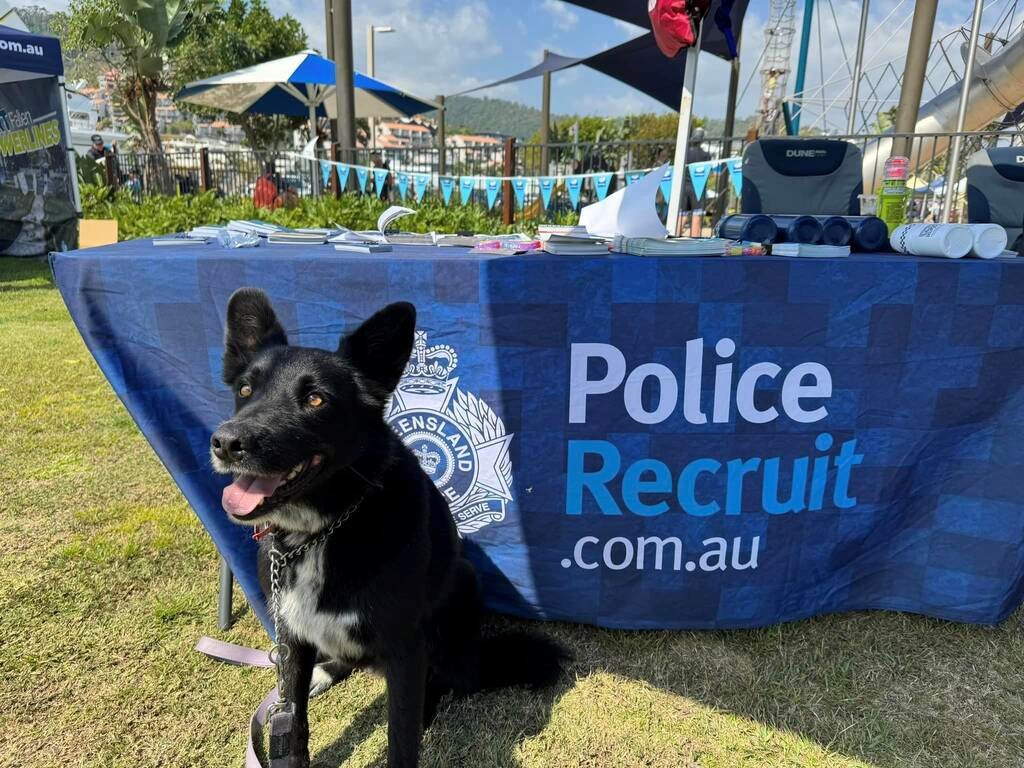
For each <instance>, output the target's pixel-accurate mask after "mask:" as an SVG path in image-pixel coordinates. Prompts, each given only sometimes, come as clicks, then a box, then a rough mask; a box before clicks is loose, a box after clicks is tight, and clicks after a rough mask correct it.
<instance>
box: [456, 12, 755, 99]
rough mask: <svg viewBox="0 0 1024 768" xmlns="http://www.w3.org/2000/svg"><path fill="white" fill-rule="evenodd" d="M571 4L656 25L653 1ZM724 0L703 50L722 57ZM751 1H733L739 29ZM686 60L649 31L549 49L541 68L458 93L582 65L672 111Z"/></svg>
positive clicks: (707, 27)
mask: <svg viewBox="0 0 1024 768" xmlns="http://www.w3.org/2000/svg"><path fill="white" fill-rule="evenodd" d="M566 2H571V3H573V4H574V5H578V6H580V7H583V8H589V9H591V10H594V11H598V12H599V13H605V14H607V15H609V16H613V17H615V18H617V19H621V20H622V21H628V22H630V23H632V24H636V25H637V26H642V27H645V28H646V29H648V30H649V29H650V28H651V22H650V18H649V17H648V16H647V10H646V9H647V4H646V2H644V0H566ZM722 2H723V0H714V2H713V3H712V5H711V10H710V11H709V13H708V15H707V17H706V18H705V20H704V30H703V37H702V39H701V50H703V51H707V52H708V53H712V54H714V55H716V56H721V57H722V58H730V55H729V46H728V43H727V41H726V38H725V35H724V34H723V32H722V30H721V29H720V27H719V25H718V24H717V23H716V22H715V18H714V15H715V13H716V11H717V10H718V9H719V7H720V6H721V4H722ZM747 2H748V0H735V1H734V2H733V3H732V12H731V14H730V18H731V23H732V28H733V29H734V30H736V31H737V32H738V30H739V29H740V25H741V24H742V22H743V15H744V14H745V13H746V11H747ZM685 60H686V57H685V56H684V55H683V54H682V53H680V54H677V55H676V56H675V58H672V59H670V58H668V57H667V56H665V55H664V54H663V53H662V52H661V51H660V50H658V46H657V44H656V43H655V42H654V35H653V33H651V32H647V34H644V35H640V36H639V37H636V38H633V39H632V40H628V41H626V42H625V43H621V44H620V45H617V46H615V47H614V48H609V49H608V50H606V51H601V52H600V53H595V54H593V55H592V56H580V57H574V56H562V55H561V54H558V53H551V52H548V53H547V54H546V55H545V56H544V60H543V61H542V62H541V63H540V64H537V65H536V66H533V67H530V68H529V69H526V70H523V71H522V72H519V73H517V74H514V75H510V76H508V77H505V78H502V79H501V80H495V81H494V82H491V83H487V84H486V85H478V86H476V87H474V88H470V89H469V90H466V91H462V92H461V93H457V94H454V95H456V96H461V95H463V94H466V93H473V92H474V91H481V90H484V89H485V88H492V87H494V86H496V85H503V84H505V83H514V82H517V81H519V80H528V79H530V78H533V77H540V76H541V75H543V74H545V73H546V72H558V71H559V70H562V69H568V68H569V67H575V66H578V65H580V64H582V65H584V66H586V67H590V68H591V69H593V70H596V71H598V72H601V73H603V74H605V75H608V76H609V77H614V78H615V79H616V80H618V81H620V82H622V83H625V84H626V85H628V86H631V87H633V88H636V89H637V90H638V91H640V92H641V93H645V94H647V95H648V96H650V97H651V98H652V99H655V100H656V101H658V102H660V103H662V104H664V105H665V106H666V107H669V108H670V109H678V108H679V97H680V94H681V93H682V90H683V72H684V69H685V66H684V62H685Z"/></svg>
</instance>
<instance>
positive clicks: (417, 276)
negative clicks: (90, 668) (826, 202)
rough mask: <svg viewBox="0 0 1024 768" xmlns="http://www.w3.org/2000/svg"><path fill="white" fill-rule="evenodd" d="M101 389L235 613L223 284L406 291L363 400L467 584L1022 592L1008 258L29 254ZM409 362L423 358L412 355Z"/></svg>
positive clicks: (886, 598)
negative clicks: (165, 481)
mask: <svg viewBox="0 0 1024 768" xmlns="http://www.w3.org/2000/svg"><path fill="white" fill-rule="evenodd" d="M52 265H53V271H54V274H55V277H56V281H57V285H58V287H59V288H60V291H61V293H62V295H63V296H64V300H65V302H66V303H67V306H68V308H69V310H70V312H71V315H72V317H73V318H74V321H75V323H76V324H77V325H78V328H79V330H80V331H81V333H82V336H83V338H84V339H85V341H86V344H87V345H88V347H89V349H90V350H91V351H92V353H93V355H94V356H95V358H96V360H97V362H98V363H99V365H100V367H101V368H102V370H103V372H104V374H105V375H106V376H107V378H108V379H109V381H110V383H111V385H112V386H113V388H114V390H115V391H116V392H117V394H118V395H119V396H120V398H121V399H122V401H123V402H124V403H125V405H126V406H127V408H128V410H129V411H130V412H131V414H132V416H133V417H134V418H135V420H136V422H137V423H138V425H139V427H140V429H141V430H142V432H143V433H144V434H145V436H146V437H147V438H148V440H149V441H150V443H151V444H152V445H153V447H154V449H155V450H156V452H157V454H158V455H159V456H160V458H161V459H162V460H163V462H164V464H165V465H166V466H167V468H168V470H169V471H170V472H171V474H172V476H173V477H174V479H175V481H176V482H177V483H178V485H179V486H180V487H181V489H182V491H183V492H184V494H185V496H186V497H187V499H188V501H189V502H190V503H191V505H192V506H193V507H194V508H195V510H196V512H197V513H198V515H199V516H200V517H201V518H202V520H203V523H204V524H205V525H206V527H207V528H208V529H209V530H210V533H211V534H212V535H213V537H214V539H215V540H216V542H217V545H218V547H219V548H220V550H221V552H222V553H223V554H224V555H225V556H226V557H227V558H228V560H229V562H230V564H231V566H232V568H233V570H234V572H235V574H236V575H237V576H238V578H239V580H240V582H241V584H242V586H243V588H244V589H245V592H246V594H247V595H248V597H249V599H250V601H252V602H253V604H254V605H255V606H256V607H257V610H258V611H260V612H261V615H264V614H263V603H262V596H261V594H260V591H259V587H258V585H257V582H256V579H255V576H254V568H253V560H254V558H253V553H254V548H253V543H252V542H251V541H250V539H249V537H248V533H247V532H246V531H245V530H244V529H241V528H238V527H236V526H234V525H232V524H230V523H229V522H228V521H227V520H226V519H225V515H224V513H223V512H222V510H221V508H220V496H221V488H222V486H223V484H224V480H223V479H222V478H220V477H218V476H215V475H214V474H213V473H212V472H211V471H210V468H209V460H208V441H209V436H210V432H211V430H212V429H213V428H214V426H215V425H216V424H217V423H218V422H219V421H220V420H222V419H224V418H225V417H227V416H228V415H229V413H230V410H231V398H230V396H229V393H228V391H227V389H226V388H225V386H224V385H223V384H222V383H221V363H220V357H221V339H222V334H223V322H224V320H223V318H224V311H225V305H226V302H227V299H228V297H229V296H230V294H231V292H232V291H234V290H235V289H236V288H238V287H239V286H244V285H254V286H259V287H261V288H263V289H265V290H266V291H267V292H268V293H269V294H270V296H271V298H272V299H273V301H274V303H275V306H276V308H277V310H278V314H279V315H280V317H281V318H282V321H283V323H284V325H285V327H286V329H287V331H288V334H289V338H290V339H291V340H292V342H293V343H299V344H303V345H309V346H318V347H326V348H331V349H333V348H335V346H336V345H337V341H338V337H339V334H341V333H342V331H343V330H344V329H347V328H352V327H353V326H355V325H356V324H357V323H358V322H359V321H360V320H361V319H363V318H365V317H367V316H368V315H369V314H370V313H371V312H373V311H374V310H376V309H378V308H379V307H380V306H382V305H383V304H385V303H387V302H390V301H395V300H400V299H403V300H410V301H413V302H414V303H415V304H416V305H417V307H418V309H419V331H421V334H420V336H419V338H418V348H417V352H416V360H418V361H420V362H424V363H425V364H424V366H423V367H422V368H421V369H420V373H419V374H417V375H410V376H409V377H407V379H405V380H403V383H402V385H401V386H400V388H399V391H398V392H397V395H396V397H395V398H394V401H393V403H392V406H391V411H390V413H389V419H390V421H391V424H392V426H393V427H394V428H395V429H396V431H397V432H399V433H400V434H401V435H402V436H403V438H404V439H405V440H406V441H407V442H408V444H409V445H410V446H411V447H412V449H413V450H414V451H415V452H416V454H417V455H418V456H419V458H420V461H421V463H422V464H423V466H424V468H425V469H426V470H427V471H428V472H429V473H431V474H432V476H433V477H434V479H435V481H436V482H438V483H439V484H440V485H441V486H442V488H443V490H444V492H445V493H446V494H447V495H448V497H449V498H450V499H451V502H452V507H453V513H454V514H455V516H456V519H457V521H458V522H459V526H460V529H461V530H462V531H463V533H464V535H465V537H466V541H467V549H468V551H469V554H470V556H471V557H472V558H473V559H474V560H475V561H476V563H477V565H478V567H479V569H480V571H481V574H482V579H483V583H484V586H485V590H486V595H487V602H488V604H489V605H490V606H491V607H492V608H495V609H498V610H502V611H507V612H511V613H515V614H520V615H525V616H535V617H544V618H559V619H568V620H573V621H581V622H588V623H593V624H600V625H603V626H609V627H636V628H647V627H749V626H758V625H764V624H770V623H773V622H779V621H788V620H793V619H798V618H801V617H806V616H810V615H813V614H817V613H822V612H829V611H844V610H851V609H858V608H888V609H896V610H907V611H915V612H921V613H926V614H930V615H934V616H940V617H945V618H949V619H955V620H959V621H970V622H995V621H999V620H1001V619H1003V618H1004V617H1006V616H1007V615H1008V614H1009V613H1010V612H1011V611H1012V610H1013V609H1014V608H1015V607H1016V606H1017V605H1019V604H1020V603H1021V601H1022V597H1024V483H1022V478H1024V441H1022V439H1021V434H1022V428H1024V388H1022V383H1024V261H1020V262H1018V261H1013V260H1006V261H1002V260H999V261H992V262H983V261H975V260H963V261H950V260H939V259H915V258H908V257H900V256H895V255H881V254H879V255H855V256H851V257H850V258H847V259H835V260H814V259H802V260H797V259H790V260H786V259H780V258H769V257H765V258H729V259H723V258H676V259H672V258H662V259H657V258H633V257H626V256H614V255H613V256H609V257H601V258H558V257H552V256H528V257H492V258H488V257H477V256H469V255H467V254H466V252H465V251H464V250H461V249H434V248H418V247H411V246H410V247H396V248H395V250H394V252H393V253H392V254H382V255H380V256H363V255H350V254H349V255H342V254H339V253H337V252H335V251H333V250H331V249H329V248H326V247H320V248H304V247H295V246H270V247H264V248H260V249H257V250H222V249H220V248H219V247H215V246H209V247H199V248H183V249H180V250H178V251H174V250H171V249H168V248H156V247H154V246H153V245H152V244H151V243H150V242H149V241H137V242H130V243H122V244H120V245H117V246H113V247H109V248H96V249H91V250H85V251H78V252H73V253H66V254H59V255H55V256H54V257H53V260H52ZM424 371H428V372H427V373H424Z"/></svg>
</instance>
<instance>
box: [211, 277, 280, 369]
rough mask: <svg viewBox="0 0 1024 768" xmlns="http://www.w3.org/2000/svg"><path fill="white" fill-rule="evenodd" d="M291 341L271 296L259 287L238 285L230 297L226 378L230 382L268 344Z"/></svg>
mask: <svg viewBox="0 0 1024 768" xmlns="http://www.w3.org/2000/svg"><path fill="white" fill-rule="evenodd" d="M287 343H288V337H287V336H286V335H285V332H284V328H282V327H281V323H280V322H278V320H277V315H275V314H274V309H273V307H271V306H270V299H268V298H267V294H265V293H264V292H263V291H261V290H259V289H258V288H239V289H238V290H237V291H235V292H234V293H233V294H231V298H230V299H229V300H228V319H227V324H226V325H225V328H224V381H225V382H226V383H228V384H230V383H231V382H233V381H234V380H235V378H236V377H237V376H238V374H240V373H241V372H242V371H244V370H245V368H246V366H248V365H249V363H250V362H251V361H252V359H253V357H255V355H256V353H257V352H259V351H260V350H261V349H265V348H266V347H274V346H284V345H286V344H287Z"/></svg>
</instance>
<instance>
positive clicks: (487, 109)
mask: <svg viewBox="0 0 1024 768" xmlns="http://www.w3.org/2000/svg"><path fill="white" fill-rule="evenodd" d="M444 104H445V109H446V110H447V113H448V115H447V120H446V123H445V126H446V128H447V130H448V133H454V132H455V131H458V130H467V131H472V132H473V133H500V134H503V135H505V136H515V137H516V138H517V139H519V140H520V141H526V139H528V138H530V136H532V135H533V134H534V132H536V131H537V130H539V129H540V110H539V109H536V108H534V107H528V106H526V105H525V104H519V103H517V102H514V101H506V100H505V99H488V98H486V97H476V96H452V97H451V98H448V99H445V103H444ZM436 114H437V113H436V112H433V113H430V114H429V115H428V116H429V117H431V118H435V117H436Z"/></svg>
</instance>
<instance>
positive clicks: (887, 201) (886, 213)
mask: <svg viewBox="0 0 1024 768" xmlns="http://www.w3.org/2000/svg"><path fill="white" fill-rule="evenodd" d="M909 171H910V161H909V160H908V159H907V158H905V157H902V156H900V155H894V156H893V157H890V158H889V159H888V160H886V161H885V167H884V168H883V169H882V186H881V188H880V189H879V190H878V217H879V218H880V219H881V220H882V221H884V222H885V225H886V226H887V227H888V228H889V231H890V232H894V231H895V230H896V227H899V226H902V225H903V224H905V223H906V221H907V199H908V197H909V194H908V191H907V177H908V175H909Z"/></svg>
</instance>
